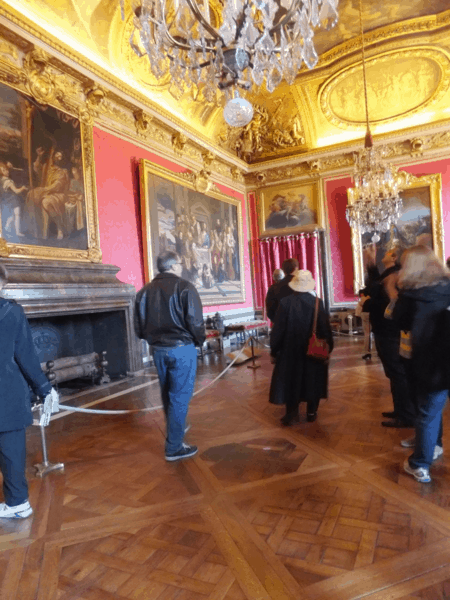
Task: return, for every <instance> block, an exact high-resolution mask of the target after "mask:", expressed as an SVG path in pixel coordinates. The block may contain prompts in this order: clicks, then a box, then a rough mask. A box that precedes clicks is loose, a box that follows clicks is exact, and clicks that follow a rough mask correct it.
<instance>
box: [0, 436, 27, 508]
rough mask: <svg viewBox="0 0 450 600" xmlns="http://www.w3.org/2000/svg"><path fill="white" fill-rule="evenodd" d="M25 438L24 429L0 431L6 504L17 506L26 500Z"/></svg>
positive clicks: (1, 464) (1, 465)
mask: <svg viewBox="0 0 450 600" xmlns="http://www.w3.org/2000/svg"><path fill="white" fill-rule="evenodd" d="M25 439H26V438H25V429H17V430H15V431H2V432H0V471H1V472H2V475H3V496H4V498H5V502H6V504H7V505H8V506H17V505H18V504H22V503H23V502H26V501H27V500H28V484H27V480H26V478H25V460H26V442H25Z"/></svg>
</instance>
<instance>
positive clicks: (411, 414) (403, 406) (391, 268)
mask: <svg viewBox="0 0 450 600" xmlns="http://www.w3.org/2000/svg"><path fill="white" fill-rule="evenodd" d="M375 250H376V249H374V250H373V249H368V250H366V258H367V271H368V278H367V287H366V294H367V295H368V296H369V299H368V300H366V302H365V303H364V308H365V309H366V310H367V309H368V310H369V313H370V324H371V327H372V332H373V335H374V338H375V346H376V349H377V353H378V356H379V357H380V360H381V363H382V365H383V369H384V373H385V375H386V377H387V378H388V379H389V381H390V383H391V392H392V400H393V403H394V410H393V411H389V412H384V413H382V414H383V417H386V418H389V419H392V420H389V421H383V422H382V423H381V424H382V425H383V427H414V421H415V418H416V406H415V403H414V401H413V399H412V395H411V393H410V390H409V386H408V378H407V376H406V366H405V364H404V361H403V359H402V358H401V356H400V354H399V350H400V328H399V326H398V325H397V323H395V322H394V321H392V320H389V319H386V318H385V316H384V313H385V310H386V308H387V306H388V304H389V302H390V301H391V300H395V299H396V297H397V290H396V282H397V278H398V271H399V270H400V264H399V258H400V256H399V250H398V249H397V248H393V249H391V250H388V251H387V252H386V254H385V255H384V257H383V259H382V262H383V265H384V266H385V270H384V271H383V273H382V274H381V275H380V273H379V271H378V267H376V266H375V256H376V254H375Z"/></svg>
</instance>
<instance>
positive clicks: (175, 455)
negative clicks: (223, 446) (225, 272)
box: [135, 252, 206, 462]
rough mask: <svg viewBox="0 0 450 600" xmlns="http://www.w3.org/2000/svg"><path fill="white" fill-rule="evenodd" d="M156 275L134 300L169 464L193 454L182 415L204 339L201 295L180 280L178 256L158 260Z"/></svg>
mask: <svg viewBox="0 0 450 600" xmlns="http://www.w3.org/2000/svg"><path fill="white" fill-rule="evenodd" d="M156 266H157V269H158V271H159V273H158V275H156V277H155V278H154V279H153V280H152V281H151V282H150V283H147V285H145V286H144V287H143V288H142V289H141V290H140V291H139V292H138V294H137V296H136V306H135V330H136V335H137V336H138V337H139V338H141V339H144V340H147V342H148V344H149V345H150V347H151V351H152V354H153V359H154V361H155V366H156V370H157V372H158V378H159V383H160V387H161V396H162V402H163V407H164V413H165V416H166V428H167V435H166V444H165V455H166V460H167V461H170V462H173V461H177V460H180V459H183V458H189V457H190V456H194V454H196V453H197V451H198V448H197V446H190V445H188V444H185V443H184V441H183V440H184V434H185V431H186V417H187V412H188V408H189V402H190V401H191V397H192V393H193V391H194V383H195V375H196V372H197V350H196V346H200V347H201V346H202V345H203V342H204V341H205V339H206V333H205V325H204V323H203V307H202V303H201V300H200V296H199V294H198V292H197V290H196V289H195V287H194V286H193V285H192V283H190V282H189V281H186V280H184V279H182V278H181V273H182V271H183V266H182V263H181V260H180V257H179V255H178V254H177V253H176V252H164V253H162V254H160V255H159V256H158V258H157V260H156Z"/></svg>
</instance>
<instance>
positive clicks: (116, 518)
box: [0, 338, 450, 600]
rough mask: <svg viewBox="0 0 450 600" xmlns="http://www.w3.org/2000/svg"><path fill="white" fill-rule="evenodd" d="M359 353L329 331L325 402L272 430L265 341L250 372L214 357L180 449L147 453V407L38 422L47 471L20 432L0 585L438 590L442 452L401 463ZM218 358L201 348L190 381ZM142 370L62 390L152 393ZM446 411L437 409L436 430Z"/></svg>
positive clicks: (87, 595) (150, 401) (444, 570)
mask: <svg viewBox="0 0 450 600" xmlns="http://www.w3.org/2000/svg"><path fill="white" fill-rule="evenodd" d="M362 353H363V352H362V344H361V341H360V340H358V339H355V340H352V339H348V338H347V339H339V340H337V348H336V351H335V352H334V354H333V360H332V365H331V372H330V398H329V400H328V401H327V402H323V403H322V405H321V407H320V410H319V417H318V420H317V421H316V422H315V423H307V422H306V420H305V418H304V416H303V418H302V419H301V422H300V423H298V424H295V425H294V426H293V427H289V428H282V427H281V426H280V423H279V418H280V417H281V416H282V414H283V408H282V407H277V406H271V405H269V403H268V401H267V397H268V386H269V383H270V376H271V371H272V366H271V364H270V362H269V358H268V355H267V351H265V350H264V351H262V356H261V359H260V361H259V362H260V364H261V366H262V368H261V369H258V370H256V371H253V370H251V369H247V368H246V365H242V366H239V367H236V368H234V369H231V370H230V371H229V372H228V373H227V375H226V376H225V377H224V378H223V379H221V380H220V381H219V382H218V383H217V384H215V385H214V386H213V387H211V388H210V389H209V390H208V391H207V392H205V393H202V394H200V395H199V396H197V397H195V398H194V400H193V402H192V405H191V410H190V415H189V418H190V422H191V424H192V429H191V430H190V432H189V434H188V441H190V442H192V443H196V444H198V446H199V453H198V455H197V456H196V457H195V458H194V459H191V460H187V461H185V462H182V463H175V464H169V463H166V461H165V460H164V454H163V450H164V418H163V415H162V413H161V412H160V411H157V412H152V413H145V414H140V415H129V416H101V415H99V416H85V415H79V414H78V415H70V416H64V417H61V418H58V419H57V420H54V421H53V422H52V423H51V425H50V427H49V430H48V436H49V439H50V442H51V443H50V458H51V459H52V460H55V461H56V460H60V461H63V462H64V463H65V472H64V473H54V474H50V475H49V476H47V477H46V478H44V479H43V480H40V479H36V478H35V477H34V476H33V469H32V465H33V464H34V463H36V462H39V460H40V449H39V437H38V431H37V430H36V429H35V428H32V429H30V431H29V435H28V442H29V448H28V464H29V469H28V476H29V481H30V500H31V503H32V505H33V507H34V515H33V517H32V518H30V519H27V520H24V521H8V520H3V521H0V585H1V592H0V597H1V599H2V600H16V599H17V600H78V599H80V600H127V599H129V600H301V599H305V600H328V599H329V600H351V599H357V598H364V599H370V600H450V459H449V457H448V454H447V452H446V448H445V453H444V456H443V457H441V458H439V459H438V460H437V461H436V463H435V465H433V467H432V472H431V474H432V477H433V482H432V483H431V484H430V485H425V484H420V483H417V482H416V481H415V480H414V479H413V478H412V477H410V476H408V475H406V474H405V473H404V472H403V470H402V463H403V461H404V459H405V457H406V456H408V453H409V452H410V451H408V450H405V449H403V448H402V447H401V446H400V444H399V442H400V440H401V439H403V438H404V437H409V436H410V435H411V434H412V431H410V430H395V429H385V428H383V427H381V425H380V422H381V411H383V410H390V409H391V400H390V395H389V384H388V381H387V380H386V379H385V377H384V375H383V372H382V368H381V365H380V364H379V361H378V360H377V359H374V360H373V362H372V363H367V364H366V363H364V362H363V361H362V360H361V354H362ZM223 366H224V363H223V357H222V356H220V355H210V356H208V357H207V359H206V360H205V363H204V364H202V365H200V367H199V377H198V386H199V387H201V386H203V385H205V384H206V383H208V382H209V381H211V380H212V378H213V377H215V375H216V374H217V373H219V372H220V371H221V369H222V368H223ZM150 381H151V378H150V377H149V376H148V375H147V376H142V377H137V378H134V379H130V380H129V381H125V382H120V383H118V384H114V385H111V386H109V387H108V388H105V389H103V390H96V391H94V392H91V393H88V394H83V395H81V396H79V397H78V398H76V399H74V400H73V402H76V403H78V404H81V405H82V404H84V403H88V402H92V401H100V403H99V404H97V405H96V408H131V407H136V406H138V407H140V406H147V405H157V404H159V390H158V386H157V385H146V382H147V383H149V382H150ZM131 388H133V390H132V391H130V390H131ZM121 392H126V393H125V394H124V395H120V393H121ZM118 394H119V395H118ZM105 396H113V397H112V398H111V399H109V400H106V401H103V402H101V401H102V399H103V398H105ZM73 402H71V403H73ZM302 408H303V410H304V407H302ZM448 426H449V416H448V414H445V417H444V442H446V439H447V438H446V433H445V432H446V429H447V428H448ZM444 446H446V444H445V443H444Z"/></svg>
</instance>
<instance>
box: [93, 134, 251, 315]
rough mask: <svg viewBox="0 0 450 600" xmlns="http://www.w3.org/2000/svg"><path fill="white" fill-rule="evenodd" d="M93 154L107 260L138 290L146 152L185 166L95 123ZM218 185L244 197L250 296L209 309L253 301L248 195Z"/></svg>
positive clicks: (167, 165)
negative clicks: (141, 163) (142, 172)
mask: <svg viewBox="0 0 450 600" xmlns="http://www.w3.org/2000/svg"><path fill="white" fill-rule="evenodd" d="M94 156H95V176H96V183H97V201H98V215H99V227H100V247H101V250H102V254H103V259H102V260H103V262H104V263H107V264H113V265H117V266H118V267H120V269H121V270H120V272H119V273H118V278H119V279H120V280H121V281H123V282H125V283H131V284H133V285H134V286H135V287H136V289H137V290H139V289H140V288H141V287H142V286H143V285H144V262H143V253H142V252H143V250H142V248H143V247H142V229H141V220H140V198H139V160H140V159H141V158H145V159H146V160H149V161H151V162H153V163H155V164H157V165H161V166H163V167H165V168H167V169H170V170H171V171H173V172H178V173H179V172H181V171H184V170H185V167H183V166H182V165H178V164H176V163H173V162H171V161H169V160H166V159H164V158H162V157H160V156H158V155H157V154H153V153H152V152H149V151H146V150H144V149H142V148H140V147H139V146H136V145H134V144H132V143H131V142H127V141H125V140H122V139H120V138H118V137H116V136H114V135H112V134H110V133H107V132H105V131H103V130H101V129H98V128H94ZM218 187H219V188H220V190H221V191H222V192H224V193H225V194H228V195H230V196H233V197H234V198H236V199H238V200H241V201H242V221H243V223H242V225H243V249H244V266H245V291H246V301H245V302H244V303H240V304H234V305H230V304H225V305H221V306H208V307H206V310H207V312H211V311H223V310H233V309H239V308H248V307H252V306H253V298H252V281H251V274H250V265H249V252H248V235H247V214H246V209H245V202H244V196H243V194H240V193H239V192H236V191H235V190H231V189H229V188H227V187H225V186H222V185H219V186H218Z"/></svg>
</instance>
